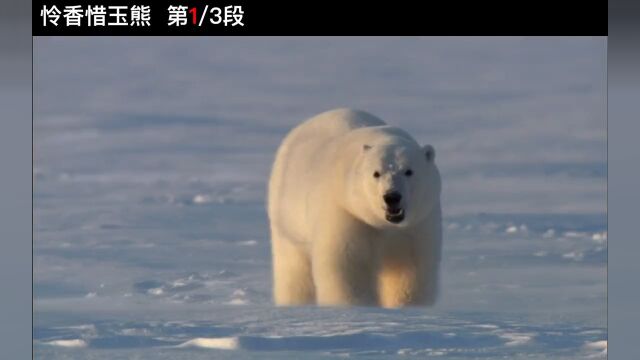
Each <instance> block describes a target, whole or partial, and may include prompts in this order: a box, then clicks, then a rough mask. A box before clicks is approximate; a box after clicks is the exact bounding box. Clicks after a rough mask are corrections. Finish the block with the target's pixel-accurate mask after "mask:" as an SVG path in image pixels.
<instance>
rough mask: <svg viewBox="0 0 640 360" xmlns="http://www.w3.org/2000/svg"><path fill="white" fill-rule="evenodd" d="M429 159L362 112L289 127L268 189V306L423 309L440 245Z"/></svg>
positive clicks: (432, 293) (427, 151)
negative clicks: (270, 300)
mask: <svg viewBox="0 0 640 360" xmlns="http://www.w3.org/2000/svg"><path fill="white" fill-rule="evenodd" d="M434 157H435V151H434V149H433V147H432V146H430V145H425V146H423V147H421V146H419V145H418V143H417V142H416V141H415V140H414V139H413V138H412V137H411V136H410V135H409V134H408V133H406V132H405V131H403V130H401V129H398V128H396V127H392V126H388V125H386V124H385V123H384V122H383V121H382V120H380V119H378V118H376V117H374V116H373V115H371V114H368V113H366V112H363V111H357V110H351V109H336V110H332V111H328V112H325V113H322V114H320V115H317V116H315V117H313V118H311V119H309V120H307V121H305V122H304V123H302V124H300V125H299V126H297V127H296V128H294V129H293V130H292V131H291V132H290V133H289V134H288V135H287V136H286V138H285V139H284V141H283V142H282V144H281V146H280V148H279V149H278V152H277V154H276V159H275V162H274V164H273V169H272V173H271V179H270V182H269V198H268V211H269V220H270V227H271V241H272V256H273V280H274V287H273V292H274V294H273V295H274V300H275V303H276V305H304V304H312V303H316V304H319V305H328V306H341V305H342V306H345V305H362V306H364V305H373V306H384V307H401V306H420V305H432V304H433V303H434V302H435V300H436V295H437V288H438V270H439V266H440V254H441V241H442V235H441V209H440V192H441V189H440V188H441V185H440V182H441V181H440V174H439V171H438V168H437V167H436V164H435V162H434Z"/></svg>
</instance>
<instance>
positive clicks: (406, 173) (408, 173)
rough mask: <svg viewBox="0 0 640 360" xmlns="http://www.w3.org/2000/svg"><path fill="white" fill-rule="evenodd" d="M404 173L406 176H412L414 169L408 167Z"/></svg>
mask: <svg viewBox="0 0 640 360" xmlns="http://www.w3.org/2000/svg"><path fill="white" fill-rule="evenodd" d="M404 174H405V175H406V176H411V175H413V170H411V169H408V170H407V171H405V172H404Z"/></svg>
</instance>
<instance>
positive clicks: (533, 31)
mask: <svg viewBox="0 0 640 360" xmlns="http://www.w3.org/2000/svg"><path fill="white" fill-rule="evenodd" d="M89 4H90V5H104V6H105V7H106V6H127V7H128V8H129V9H130V8H131V7H132V6H134V5H147V6H150V9H151V21H150V26H104V27H89V26H87V25H86V24H84V25H82V26H80V27H70V26H65V25H64V24H59V25H58V26H43V20H42V18H41V16H40V12H41V10H42V9H43V6H53V5H55V6H57V8H58V9H59V10H61V11H62V9H63V8H64V7H65V6H67V5H81V6H82V7H83V8H84V9H86V6H87V5H89ZM170 5H171V6H179V5H183V6H187V8H188V9H192V8H196V9H197V10H196V11H195V12H196V13H197V16H198V22H200V21H199V20H200V15H201V14H202V12H203V11H204V9H205V7H208V8H209V9H211V8H213V7H218V8H221V9H223V8H224V7H226V6H241V7H242V11H243V12H244V14H243V19H242V22H243V23H244V26H223V25H222V24H219V25H213V24H210V23H209V22H208V21H207V20H209V19H208V18H204V21H203V22H202V25H201V26H197V25H193V24H192V21H191V20H192V19H191V16H192V13H190V14H189V16H188V18H189V24H188V25H187V26H180V27H176V26H173V27H171V26H168V7H169V6H170ZM32 20H33V34H34V35H36V36H42V35H116V36H118V35H123V36H127V35H143V36H144V35H150V36H154V35H157V36H165V35H489V36H494V35H523V36H550V35H568V36H606V35H607V2H606V1H601V0H597V1H590V2H573V1H571V2H569V1H553V2H552V1H549V0H542V1H513V0H511V1H502V0H500V1H491V0H485V1H477V0H476V1H466V2H465V1H416V2H410V1H404V2H403V1H394V2H383V1H379V2H373V1H371V2H366V3H362V4H357V5H356V4H353V2H348V1H342V2H336V1H298V2H283V1H280V2H277V1H268V0H254V1H248V0H225V1H215V0H211V1H206V0H200V1H193V0H189V1H179V0H176V1H171V0H140V1H135V0H125V1H120V0H116V1H108V0H107V1H105V0H103V1H100V0H91V1H86V0H77V1H69V0H62V1H58V0H50V1H48V0H45V1H43V0H36V1H34V2H33V18H32ZM60 20H61V21H60V22H61V23H64V21H63V19H62V17H61V19H60Z"/></svg>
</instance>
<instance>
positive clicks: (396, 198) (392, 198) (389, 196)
mask: <svg viewBox="0 0 640 360" xmlns="http://www.w3.org/2000/svg"><path fill="white" fill-rule="evenodd" d="M382 198H383V199H384V202H385V203H387V205H389V206H395V205H398V203H400V200H402V195H400V193H399V192H397V191H391V192H388V193H386V194H384V195H383V196H382Z"/></svg>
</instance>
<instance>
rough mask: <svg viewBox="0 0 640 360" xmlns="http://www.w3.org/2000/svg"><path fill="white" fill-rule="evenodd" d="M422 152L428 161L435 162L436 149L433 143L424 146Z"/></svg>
mask: <svg viewBox="0 0 640 360" xmlns="http://www.w3.org/2000/svg"><path fill="white" fill-rule="evenodd" d="M422 153H423V154H424V156H425V157H426V158H427V161H428V162H433V160H435V158H436V149H434V148H433V146H431V145H425V146H423V147H422Z"/></svg>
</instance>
